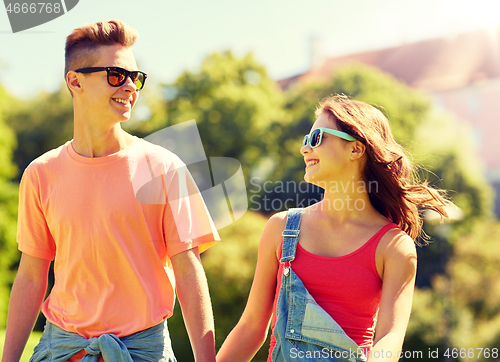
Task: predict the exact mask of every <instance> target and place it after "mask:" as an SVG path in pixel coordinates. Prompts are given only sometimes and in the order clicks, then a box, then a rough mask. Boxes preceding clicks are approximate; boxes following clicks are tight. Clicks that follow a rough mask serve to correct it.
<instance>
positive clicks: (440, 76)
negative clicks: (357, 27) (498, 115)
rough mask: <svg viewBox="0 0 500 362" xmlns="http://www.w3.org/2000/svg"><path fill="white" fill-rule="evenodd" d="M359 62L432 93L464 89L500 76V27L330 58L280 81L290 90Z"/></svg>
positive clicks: (324, 77)
mask: <svg viewBox="0 0 500 362" xmlns="http://www.w3.org/2000/svg"><path fill="white" fill-rule="evenodd" d="M356 62H358V63H364V64H367V65H371V66H374V67H376V68H379V69H380V70H382V71H384V72H387V73H390V74H392V75H393V76H394V77H396V78H397V79H399V80H400V81H402V82H404V83H406V84H407V85H409V86H412V87H415V88H420V89H424V90H427V91H431V92H435V91H445V90H451V89H457V88H462V87H466V86H468V85H469V84H472V83H474V82H476V81H480V80H484V79H492V78H499V77H500V28H498V29H491V30H478V31H474V32H470V33H465V34H459V35H456V36H453V37H449V38H440V39H429V40H423V41H419V42H414V43H408V44H403V45H400V46H397V47H392V48H386V49H379V50H371V51H366V52H361V53H356V54H350V55H344V56H339V57H332V58H326V59H325V60H324V61H323V62H322V64H320V65H319V66H317V67H315V68H313V69H310V70H308V71H306V72H304V73H302V74H299V75H296V76H293V77H290V78H286V79H283V80H280V81H279V82H278V83H279V84H280V86H281V87H282V88H283V89H286V88H288V87H289V86H290V85H291V84H293V83H295V82H297V81H302V80H310V79H326V78H329V77H331V76H332V74H333V72H334V70H335V68H337V67H338V66H340V65H343V64H348V63H356Z"/></svg>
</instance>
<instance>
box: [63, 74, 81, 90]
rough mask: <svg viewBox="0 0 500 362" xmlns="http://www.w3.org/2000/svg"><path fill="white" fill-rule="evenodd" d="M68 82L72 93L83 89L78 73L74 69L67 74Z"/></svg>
mask: <svg viewBox="0 0 500 362" xmlns="http://www.w3.org/2000/svg"><path fill="white" fill-rule="evenodd" d="M66 84H67V85H68V88H69V90H70V92H71V93H80V92H81V91H82V84H81V83H80V78H79V77H78V73H76V72H74V71H72V70H70V71H69V72H68V73H67V74H66Z"/></svg>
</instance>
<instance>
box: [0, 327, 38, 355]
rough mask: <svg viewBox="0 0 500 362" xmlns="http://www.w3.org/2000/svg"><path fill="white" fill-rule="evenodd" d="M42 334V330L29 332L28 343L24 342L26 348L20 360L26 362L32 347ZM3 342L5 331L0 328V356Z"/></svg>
mask: <svg viewBox="0 0 500 362" xmlns="http://www.w3.org/2000/svg"><path fill="white" fill-rule="evenodd" d="M41 336H42V332H33V333H31V336H30V338H29V339H28V343H27V344H26V348H25V349H24V353H23V356H22V357H21V360H20V362H28V361H29V359H30V357H31V355H32V354H33V349H34V348H35V346H36V345H37V343H38V341H39V340H40V337H41ZM4 342H5V331H4V330H0V356H2V353H3V344H4Z"/></svg>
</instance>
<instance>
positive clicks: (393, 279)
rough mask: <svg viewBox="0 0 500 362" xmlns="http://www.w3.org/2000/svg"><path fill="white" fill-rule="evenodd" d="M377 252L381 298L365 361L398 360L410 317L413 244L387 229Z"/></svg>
mask: <svg viewBox="0 0 500 362" xmlns="http://www.w3.org/2000/svg"><path fill="white" fill-rule="evenodd" d="M384 239H385V240H384ZM379 249H380V255H381V257H382V263H383V264H382V265H383V270H382V296H381V300H380V309H379V312H378V318H377V326H376V330H375V340H374V346H373V348H372V350H371V353H369V355H368V356H367V357H368V362H373V361H377V362H378V361H384V362H386V361H387V362H388V361H397V360H398V352H400V351H401V347H402V346H403V341H404V336H405V333H406V327H407V326H408V320H409V318H410V312H411V302H412V298H413V289H414V287H415V275H416V269H417V254H416V250H415V244H414V242H413V240H412V239H411V238H410V237H409V236H408V235H406V234H402V233H401V232H400V233H396V232H395V231H392V230H391V231H390V232H388V233H387V234H386V236H384V237H383V238H382V240H381V242H380V244H379ZM377 253H379V250H377Z"/></svg>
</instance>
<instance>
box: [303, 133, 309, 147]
mask: <svg viewBox="0 0 500 362" xmlns="http://www.w3.org/2000/svg"><path fill="white" fill-rule="evenodd" d="M307 141H309V135H308V134H306V135H305V136H304V140H303V141H302V146H305V145H307Z"/></svg>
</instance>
